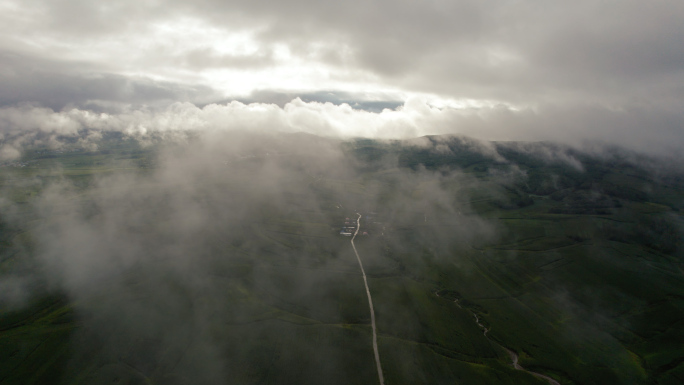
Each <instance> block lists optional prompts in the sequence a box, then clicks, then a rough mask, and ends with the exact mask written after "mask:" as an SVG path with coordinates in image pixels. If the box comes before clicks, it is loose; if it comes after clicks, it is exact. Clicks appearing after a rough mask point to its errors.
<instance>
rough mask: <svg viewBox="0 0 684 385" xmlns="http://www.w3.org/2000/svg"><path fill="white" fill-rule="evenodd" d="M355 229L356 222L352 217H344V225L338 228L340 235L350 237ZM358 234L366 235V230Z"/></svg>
mask: <svg viewBox="0 0 684 385" xmlns="http://www.w3.org/2000/svg"><path fill="white" fill-rule="evenodd" d="M355 231H356V222H355V221H354V220H353V219H349V218H344V225H343V226H342V228H341V229H340V235H344V236H345V237H351V236H352V235H354V232H355ZM359 235H368V231H362V232H360V233H359Z"/></svg>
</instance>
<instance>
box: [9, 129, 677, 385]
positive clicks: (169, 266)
mask: <svg viewBox="0 0 684 385" xmlns="http://www.w3.org/2000/svg"><path fill="white" fill-rule="evenodd" d="M105 139H107V140H106V141H105V142H104V144H103V146H101V147H100V149H99V150H98V151H94V152H85V151H73V152H69V151H68V150H64V151H63V152H59V153H58V152H54V151H52V152H51V151H48V150H44V149H36V150H35V151H31V152H28V153H27V154H26V155H25V157H24V158H23V159H21V160H20V161H18V162H16V163H13V164H9V163H8V164H6V165H4V167H3V168H2V169H0V170H1V174H2V176H1V183H2V194H3V201H2V217H1V218H0V220H2V228H1V232H0V272H2V274H3V276H2V278H1V279H3V280H5V282H10V280H20V281H21V282H23V284H22V285H20V287H23V288H25V291H26V292H28V293H30V295H29V294H27V295H26V296H25V297H21V296H20V295H17V298H19V297H21V298H19V299H16V298H15V299H13V300H12V301H10V300H7V301H5V303H3V306H4V309H3V310H2V313H1V314H0V357H1V359H0V365H1V366H0V367H1V368H2V369H1V370H0V383H3V384H5V383H6V384H28V383H34V384H38V383H58V382H61V383H64V384H94V383H106V384H109V383H117V384H137V383H159V384H174V383H178V384H186V383H236V384H267V383H326V384H334V383H340V384H350V383H358V384H368V383H373V382H376V381H377V374H376V371H375V365H374V361H373V351H372V346H371V328H370V314H369V311H368V304H367V300H366V295H365V291H364V288H363V281H362V278H361V274H360V271H359V267H358V263H357V261H356V258H355V256H354V254H353V251H352V249H351V245H350V243H349V240H350V238H349V237H345V236H342V235H340V234H339V232H340V226H342V225H343V224H344V222H345V220H346V219H345V218H352V221H353V220H355V218H356V215H355V213H356V212H360V213H362V214H363V215H364V216H363V218H362V220H361V229H362V230H366V231H368V232H369V235H367V236H359V237H357V240H356V245H357V248H358V251H359V254H360V255H361V257H362V258H363V261H364V267H365V270H366V273H367V275H368V278H369V287H370V291H371V293H372V295H373V302H374V304H375V312H376V317H377V328H378V333H379V341H378V342H379V352H380V357H381V361H382V365H383V371H384V373H385V378H386V383H387V384H388V385H389V384H415V383H435V384H437V383H445V384H446V383H449V384H453V383H468V384H543V383H547V382H546V381H544V380H542V379H539V378H536V377H534V376H532V375H531V374H529V373H527V372H524V371H519V370H515V369H514V368H513V367H512V365H511V359H510V356H509V354H508V353H507V352H506V350H505V349H504V348H506V349H509V350H511V351H513V352H515V353H517V355H518V356H519V359H520V364H521V365H522V366H523V367H524V368H525V369H527V370H530V371H534V372H537V373H542V374H545V375H548V376H550V377H552V378H554V379H556V380H557V381H558V382H559V383H561V384H607V383H615V384H651V383H653V384H656V383H657V384H675V383H680V382H681V381H684V350H682V349H681V346H683V345H684V254H683V250H684V249H683V248H682V217H681V214H680V212H681V211H680V210H682V209H684V207H683V206H682V205H683V202H684V184H683V183H682V179H681V178H679V177H678V176H677V174H676V173H672V172H669V171H668V172H665V171H666V170H661V171H662V172H661V173H657V172H653V171H652V170H650V169H648V168H644V167H637V166H635V165H634V162H633V161H632V160H631V159H626V158H624V157H623V158H619V157H608V156H606V157H604V158H600V157H597V156H590V155H587V154H585V153H579V152H572V151H570V150H564V149H560V150H559V149H555V148H553V147H552V146H551V145H543V144H538V145H537V146H539V147H534V148H532V147H521V146H520V145H518V144H511V143H498V144H497V143H494V144H492V147H491V148H488V149H483V148H480V147H478V146H477V145H476V144H473V143H470V142H468V141H467V140H464V139H462V138H427V139H426V140H427V141H428V143H427V144H426V143H424V142H421V143H422V144H421V145H420V146H416V145H415V144H414V143H402V142H393V143H388V142H376V141H368V140H362V141H350V142H346V143H344V144H343V146H342V148H343V155H344V159H343V161H342V162H338V161H335V162H332V164H333V166H329V165H325V164H323V163H324V162H323V161H316V160H317V159H318V158H316V156H317V155H314V157H313V158H307V157H306V156H304V155H299V154H297V153H294V152H287V151H281V152H280V153H277V152H274V151H272V150H270V152H269V155H266V152H253V153H248V152H247V151H246V150H245V151H243V153H240V154H239V155H237V156H234V157H226V158H224V159H221V160H220V161H219V160H216V161H214V160H211V161H208V162H207V163H200V166H198V167H197V168H189V171H187V172H185V171H183V172H184V173H183V174H182V175H183V176H184V178H180V179H175V178H172V179H168V178H167V177H166V176H165V175H166V174H164V172H163V170H162V171H159V170H160V169H163V167H161V166H160V164H168V162H169V161H166V162H167V163H163V162H164V161H163V160H161V159H163V158H159V157H158V156H157V154H158V153H159V151H161V150H160V147H158V146H155V147H148V148H142V147H140V146H139V145H137V144H136V143H134V142H128V141H126V140H124V139H122V138H105ZM274 146H275V145H274ZM440 146H441V147H440ZM540 149H545V150H544V151H545V152H542V151H541V150H540ZM494 150H495V152H496V153H497V154H499V156H493V155H492V151H494ZM554 151H555V154H563V156H564V157H561V156H560V155H555V156H551V157H550V156H548V155H546V156H542V155H540V154H542V153H544V154H549V153H554ZM273 154H275V155H273ZM300 156H301V157H300ZM274 159H275V160H274ZM312 159H313V160H312ZM568 159H571V160H568ZM572 159H574V160H575V161H576V162H577V163H574V162H573V161H572ZM172 164H174V165H176V163H172ZM179 164H181V163H179ZM577 164H581V167H578V166H577ZM181 165H182V164H181ZM274 165H277V168H275V167H276V166H274ZM165 167H168V166H165ZM174 167H177V166H174ZM178 167H179V166H178ZM272 168H275V169H276V170H287V174H286V176H284V177H276V176H275V175H282V173H275V172H274V173H271V172H270V171H269V170H271V169H272ZM122 173H123V174H127V175H132V176H131V178H139V179H135V180H136V183H135V184H134V186H135V189H131V190H127V189H124V187H122V186H124V183H123V182H111V181H110V182H107V181H109V179H107V178H108V176H111V175H119V174H122ZM255 175H256V177H255ZM260 175H261V176H263V177H260ZM165 178H167V179H165ZM274 178H275V179H277V182H274V181H273V180H274ZM278 178H280V179H278ZM186 179H187V181H186ZM103 180H104V181H105V182H107V183H108V184H105V185H104V187H103V185H101V184H100V185H98V183H101V181H103ZM169 180H172V182H169ZM56 182H60V183H61V184H62V185H67V186H69V189H68V193H64V192H63V190H60V191H62V192H60V194H64V195H63V196H64V197H65V198H64V199H60V200H58V201H57V202H59V205H57V204H55V203H54V202H55V200H47V198H46V196H48V197H49V196H51V195H49V194H50V191H52V190H51V188H52V187H50V186H53V185H54V184H55V183H56ZM102 183H104V182H102ZM97 186H99V187H97ZM168 186H173V188H172V189H169V188H168ZM274 186H275V187H277V189H274ZM117 189H121V191H118V190H117ZM181 198H182V199H181ZM179 200H181V201H182V203H183V204H182V205H179V204H177V201H179ZM46 202H49V204H48V203H46ZM112 207H122V208H121V209H120V210H118V209H117V210H114V209H112ZM60 208H61V209H62V211H60ZM75 212H77V213H78V215H76V214H74V213H75ZM198 212H199V213H202V214H203V216H201V217H197V218H198V219H193V218H195V216H194V215H195V214H196V213H198ZM117 213H121V214H117ZM371 213H372V214H371ZM74 215H76V217H75V218H76V219H74V217H73V216H74ZM118 215H120V216H121V217H119V216H118ZM65 218H66V219H65ZM181 218H182V221H184V222H183V223H182V224H179V221H181ZM74 223H77V224H78V225H79V226H80V227H79V231H82V233H78V234H89V235H88V237H86V238H78V239H81V240H83V241H84V242H85V243H87V244H89V245H90V244H92V246H88V247H92V248H90V249H87V250H86V251H82V250H79V249H78V248H73V247H72V248H70V247H71V245H70V244H68V242H69V240H70V239H71V238H70V237H71V236H72V235H73V234H72V233H71V232H69V231H67V230H64V228H65V226H66V224H69V225H73V224H74ZM56 234H58V235H59V236H57V235H56ZM75 239H76V238H75ZM91 240H92V242H91ZM86 241H87V242H86ZM60 247H63V248H60ZM81 252H83V255H84V256H85V257H83V258H84V259H78V260H76V262H72V260H71V259H68V258H66V259H65V260H67V261H68V262H69V264H67V265H65V264H64V262H63V261H62V259H60V258H65V257H63V254H64V253H67V254H68V253H72V254H74V255H81V254H80V253H81ZM100 253H101V254H102V255H107V256H108V257H107V258H108V259H107V264H106V267H101V266H100V265H97V266H95V267H92V266H90V264H91V261H93V260H97V258H100V257H99V256H100ZM129 256H136V257H135V258H132V257H129ZM74 258H75V257H74ZM65 266H66V267H65ZM58 273H59V276H60V277H61V278H57V279H55V278H54V277H53V275H57V274H58ZM84 275H85V277H84ZM7 287H10V286H7ZM12 287H14V286H12ZM475 316H477V319H478V320H479V322H481V323H482V325H483V326H484V327H486V328H488V329H489V331H488V333H487V335H486V336H485V335H484V334H483V330H482V328H481V327H480V326H479V325H478V324H477V322H476V319H475Z"/></svg>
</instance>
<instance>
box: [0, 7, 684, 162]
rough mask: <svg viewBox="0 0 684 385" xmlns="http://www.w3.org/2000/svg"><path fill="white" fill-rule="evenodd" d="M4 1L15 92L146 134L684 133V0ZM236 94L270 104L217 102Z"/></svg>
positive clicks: (622, 138)
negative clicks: (180, 125)
mask: <svg viewBox="0 0 684 385" xmlns="http://www.w3.org/2000/svg"><path fill="white" fill-rule="evenodd" d="M3 4H4V5H3V12H2V16H0V18H2V23H0V25H2V27H0V65H1V66H2V71H0V104H2V105H4V106H6V107H11V108H25V107H17V106H25V105H27V104H28V105H33V106H36V107H47V108H51V109H52V110H53V111H55V114H57V115H69V114H73V111H74V110H73V108H76V109H77V111H91V112H106V113H109V114H110V115H111V116H112V119H113V120H118V123H117V124H105V125H109V126H123V129H124V130H128V131H130V130H138V131H141V132H142V131H146V130H154V129H155V127H161V126H164V128H166V127H170V126H174V125H176V123H175V122H184V123H187V124H188V125H189V127H188V128H191V129H194V128H195V127H196V126H211V127H213V126H215V124H214V122H213V121H212V119H213V118H211V117H209V115H212V114H214V115H216V114H218V115H221V119H223V121H222V122H221V125H223V126H231V125H235V124H238V125H243V126H246V127H252V126H254V124H252V123H251V122H245V121H243V120H244V119H245V118H246V116H249V118H248V119H256V120H257V121H259V122H260V123H263V122H264V120H269V119H270V120H269V121H268V123H272V124H273V126H274V127H275V129H277V130H280V129H282V128H283V127H284V128H286V130H294V131H297V130H299V131H304V132H311V133H315V134H323V135H331V136H337V135H340V134H342V135H347V136H366V137H381V138H388V137H395V138H402V137H408V136H419V135H423V134H441V133H448V134H466V135H470V136H475V137H478V138H482V139H490V140H553V141H562V142H566V143H572V144H576V143H582V142H583V141H597V142H602V143H607V144H616V145H620V146H626V147H630V148H632V149H636V150H640V151H645V152H648V153H662V152H667V153H669V152H671V151H673V150H675V151H676V149H677V148H681V147H682V144H683V143H682V138H684V135H683V131H682V130H683V129H682V127H684V116H683V115H682V112H681V111H684V104H683V103H682V100H683V96H684V94H683V93H682V89H683V88H682V87H683V85H684V66H683V65H682V63H684V60H683V58H684V49H683V48H682V45H681V43H680V42H681V41H682V40H684V27H682V26H683V25H684V23H682V21H683V19H684V6H682V5H681V4H678V3H674V2H657V3H649V4H646V3H643V2H639V1H608V2H600V3H597V2H593V1H580V2H573V3H572V4H565V3H563V4H561V3H557V4H556V3H554V4H538V3H536V2H528V1H517V2H511V1H503V0H502V1H495V2H487V3H482V2H477V1H430V2H414V1H399V2H397V1H392V2H387V1H374V2H370V3H368V2H363V3H358V2H351V3H350V2H345V3H339V2H333V1H304V0H301V1H287V2H280V3H278V4H270V3H269V4H265V3H264V2H262V1H254V2H249V3H244V2H233V1H227V2H226V1H209V0H207V1H200V2H193V3H192V4H189V3H186V2H177V1H161V2H129V1H124V2H117V4H116V5H103V4H96V3H91V2H83V1H68V0H65V1H58V2H55V1H32V2H28V3H27V2H22V3H19V2H14V1H7V2H4V3H3ZM330 95H333V96H332V97H331V96H330ZM335 95H337V96H335ZM297 97H300V98H301V99H302V100H304V101H307V102H311V101H318V102H327V101H331V102H332V103H333V104H336V106H337V107H330V106H328V105H327V104H323V105H319V104H311V103H301V102H299V101H298V100H297V99H296V98H297ZM421 98H423V99H425V100H427V101H428V102H427V103H421V102H416V100H420V99H421ZM230 100H241V101H242V102H244V103H257V104H256V105H254V104H253V105H251V106H252V107H244V106H239V105H234V104H229V105H228V106H222V107H215V106H213V105H212V103H218V104H219V105H223V104H225V103H226V101H230ZM431 100H432V101H435V100H436V101H437V102H434V103H433V102H431ZM464 101H467V102H468V103H471V104H470V107H467V108H457V109H451V108H443V109H438V110H435V109H434V108H431V107H428V105H433V106H440V107H442V106H454V105H461V106H463V105H468V103H466V104H464ZM177 103H191V104H193V105H195V106H198V107H197V108H196V109H195V110H193V108H191V107H188V108H186V107H181V108H179V107H177ZM259 103H263V104H261V105H260V104H259ZM269 103H277V104H278V105H279V106H280V107H281V109H277V108H275V107H273V106H270V105H269ZM344 103H346V104H348V105H349V106H351V107H352V109H355V110H359V109H360V110H366V111H370V112H374V113H375V115H370V114H364V113H363V112H357V111H348V109H347V108H346V107H345V106H344ZM402 103H403V105H404V108H403V109H402V110H401V111H399V112H397V113H392V112H387V113H386V112H383V111H382V109H383V108H385V107H389V108H391V109H395V108H397V106H400V105H402ZM454 103H455V104H454ZM168 106H171V107H168ZM254 106H258V108H257V107H254ZM473 106H474V107H473ZM497 106H499V107H497ZM167 107H168V109H167ZM219 109H222V111H221V112H220V113H218V112H217V110H219ZM249 109H254V110H257V109H258V110H260V111H261V113H263V114H264V115H265V117H258V118H256V117H255V115H256V114H251V113H247V115H245V111H246V110H249ZM150 111H151V112H150ZM170 111H176V112H178V113H179V115H178V116H171V115H172V114H173V112H170ZM198 111H199V112H198ZM7 113H8V112H7V111H6V110H3V114H5V115H7ZM188 114H189V115H195V116H196V117H197V119H196V121H187V116H188ZM162 116H163V118H160V117H162ZM159 119H162V120H164V123H160V122H159ZM5 121H7V120H5ZM143 121H144V122H143ZM204 121H208V122H209V123H206V124H205V123H202V122H204ZM22 124H23V123H22ZM22 124H17V125H16V127H25V125H22ZM79 124H81V125H82V126H85V125H83V124H82V122H81V123H79ZM98 124H100V125H102V124H101V122H100V123H98ZM16 127H15V128H13V129H16ZM40 127H41V130H43V129H44V128H43V127H44V126H40ZM3 130H5V128H3ZM13 147H15V148H16V145H15V143H9V144H7V145H5V147H4V150H2V151H3V154H4V155H3V156H4V157H5V158H8V157H9V156H10V155H9V154H12V153H13V150H12V148H13Z"/></svg>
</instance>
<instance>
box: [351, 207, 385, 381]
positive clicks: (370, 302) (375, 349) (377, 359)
mask: <svg viewBox="0 0 684 385" xmlns="http://www.w3.org/2000/svg"><path fill="white" fill-rule="evenodd" d="M356 215H358V216H359V217H358V218H356V231H355V232H354V236H353V237H352V239H351V245H352V248H353V249H354V254H356V260H357V261H359V267H360V268H361V274H362V275H363V284H364V285H366V295H367V296H368V306H369V307H370V315H371V327H372V328H373V352H374V353H375V364H376V365H377V367H378V379H379V380H380V385H385V378H384V377H383V375H382V366H380V354H379V353H378V334H377V332H376V330H375V310H373V299H372V298H371V294H370V290H369V289H368V279H366V271H365V270H364V269H363V263H361V257H359V252H358V251H356V246H354V238H356V234H358V233H359V228H360V227H361V214H359V213H356Z"/></svg>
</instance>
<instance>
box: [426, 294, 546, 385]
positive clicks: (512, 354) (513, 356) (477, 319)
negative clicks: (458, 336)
mask: <svg viewBox="0 0 684 385" xmlns="http://www.w3.org/2000/svg"><path fill="white" fill-rule="evenodd" d="M435 295H436V296H437V297H439V292H435ZM454 303H455V304H456V306H458V307H459V308H461V309H463V307H462V306H461V305H460V304H459V303H458V300H455V301H454ZM466 310H468V311H469V312H470V314H472V315H473V317H475V323H476V324H477V326H479V327H480V328H481V329H482V330H484V333H483V334H484V336H485V338H487V339H488V340H489V341H490V342H492V343H494V344H496V345H498V346H499V347H500V348H501V349H503V350H505V351H506V353H508V355H509V356H510V357H511V361H512V363H513V368H515V369H516V370H521V371H523V372H527V373H529V374H531V375H533V376H535V377H537V378H541V379H544V380H546V381H548V382H549V384H551V385H560V383H559V382H558V381H556V380H554V379H553V378H551V377H549V376H547V375H544V374H541V373H537V372H533V371H531V370H527V369H525V368H523V367H522V366H521V365H520V364H519V363H518V355H517V354H516V353H515V352H514V351H512V350H510V349H508V348H507V347H505V346H503V345H501V344H500V343H498V342H496V341H494V340H492V339H491V338H489V336H487V333H489V330H490V329H488V328H487V327H485V326H484V325H483V324H482V323H481V322H480V317H478V316H477V314H476V313H475V312H474V311H472V310H470V309H466Z"/></svg>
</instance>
